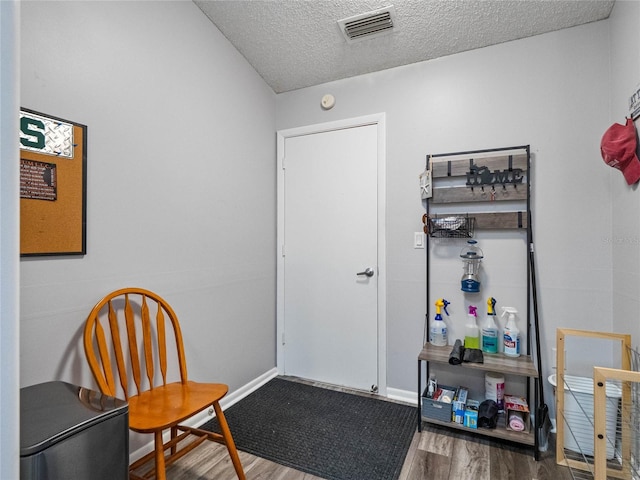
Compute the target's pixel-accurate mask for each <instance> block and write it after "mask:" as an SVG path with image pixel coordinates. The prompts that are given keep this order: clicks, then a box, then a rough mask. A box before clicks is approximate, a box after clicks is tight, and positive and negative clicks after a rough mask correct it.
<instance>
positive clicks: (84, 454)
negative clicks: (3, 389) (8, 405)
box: [20, 381, 129, 480]
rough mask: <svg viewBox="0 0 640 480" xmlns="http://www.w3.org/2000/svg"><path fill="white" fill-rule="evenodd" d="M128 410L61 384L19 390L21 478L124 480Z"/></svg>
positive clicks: (113, 401)
mask: <svg viewBox="0 0 640 480" xmlns="http://www.w3.org/2000/svg"><path fill="white" fill-rule="evenodd" d="M128 470H129V407H128V406H127V403H126V402H124V401H122V400H118V399H117V398H113V397H109V396H107V395H103V394H101V393H100V392H95V391H92V390H89V389H86V388H83V387H78V386H75V385H71V384H69V383H66V382H57V381H56V382H47V383H41V384H38V385H33V386H30V387H25V388H22V389H20V480H58V479H59V480H63V479H64V480H89V479H91V480H126V479H128V478H129V471H128Z"/></svg>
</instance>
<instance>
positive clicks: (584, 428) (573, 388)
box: [549, 373, 622, 458]
mask: <svg viewBox="0 0 640 480" xmlns="http://www.w3.org/2000/svg"><path fill="white" fill-rule="evenodd" d="M549 383H551V385H553V386H554V388H555V387H556V374H555V373H554V374H553V375H550V376H549ZM564 383H565V385H564V418H559V416H558V412H556V423H557V422H560V421H563V420H564V422H565V424H564V425H565V428H564V447H565V448H567V449H569V450H572V451H574V452H578V453H582V454H584V455H589V456H593V455H594V452H595V451H594V444H593V424H594V418H593V379H591V378H588V377H577V376H573V375H565V376H564ZM554 391H555V390H554ZM606 396H607V403H606V432H607V458H613V457H614V455H615V443H616V427H617V425H618V412H619V405H620V398H621V397H622V391H621V390H620V387H618V386H617V385H614V384H612V383H611V382H607V393H606Z"/></svg>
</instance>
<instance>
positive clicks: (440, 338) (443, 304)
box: [429, 298, 449, 347]
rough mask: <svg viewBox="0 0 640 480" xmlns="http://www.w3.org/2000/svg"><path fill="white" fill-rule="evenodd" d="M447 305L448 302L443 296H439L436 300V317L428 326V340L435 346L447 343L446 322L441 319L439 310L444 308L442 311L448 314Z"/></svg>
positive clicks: (442, 345)
mask: <svg viewBox="0 0 640 480" xmlns="http://www.w3.org/2000/svg"><path fill="white" fill-rule="evenodd" d="M447 305H449V302H447V301H446V300H445V299H444V298H439V299H438V300H437V301H436V318H435V319H434V320H433V323H432V324H431V326H430V327H429V342H430V343H431V345H435V346H436V347H444V346H446V345H447V324H446V323H444V320H443V319H442V311H441V309H442V308H444V313H446V314H447V316H448V315H449V312H447Z"/></svg>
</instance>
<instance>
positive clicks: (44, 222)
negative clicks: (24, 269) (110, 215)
mask: <svg viewBox="0 0 640 480" xmlns="http://www.w3.org/2000/svg"><path fill="white" fill-rule="evenodd" d="M86 200H87V127H86V125H81V124H79V123H75V122H71V121H69V120H63V119H61V118H57V117H52V116H51V115H45V114H42V113H38V112H35V111H33V110H28V109H24V108H21V109H20V255H21V256H22V257H30V256H41V255H84V254H85V253H86V251H87V245H86V224H87V222H86V216H87V209H86Z"/></svg>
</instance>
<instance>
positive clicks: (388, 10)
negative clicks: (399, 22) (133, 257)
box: [338, 5, 396, 43]
mask: <svg viewBox="0 0 640 480" xmlns="http://www.w3.org/2000/svg"><path fill="white" fill-rule="evenodd" d="M395 21H396V11H395V9H394V8H393V5H389V6H388V7H383V8H379V9H378V10H374V11H372V12H367V13H361V14H360V15H354V16H353V17H349V18H343V19H342V20H338V26H339V27H340V31H341V32H342V34H343V35H344V38H345V39H346V40H347V42H348V43H353V42H356V41H358V40H364V39H366V38H372V37H378V36H380V35H385V34H387V33H391V32H393V31H394V25H395Z"/></svg>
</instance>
